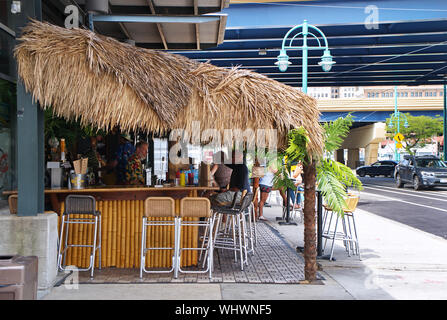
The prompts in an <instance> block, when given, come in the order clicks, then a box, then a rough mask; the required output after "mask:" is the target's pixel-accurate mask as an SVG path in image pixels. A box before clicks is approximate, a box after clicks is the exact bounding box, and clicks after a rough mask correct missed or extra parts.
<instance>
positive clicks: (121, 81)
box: [15, 21, 322, 154]
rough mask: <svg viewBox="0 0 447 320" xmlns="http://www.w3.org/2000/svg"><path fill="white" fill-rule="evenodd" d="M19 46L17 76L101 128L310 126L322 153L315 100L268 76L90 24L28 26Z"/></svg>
mask: <svg viewBox="0 0 447 320" xmlns="http://www.w3.org/2000/svg"><path fill="white" fill-rule="evenodd" d="M19 41H20V44H19V45H18V46H17V47H16V49H15V56H16V59H17V62H18V74H19V76H20V78H21V79H22V80H23V82H24V84H25V87H26V89H27V90H28V91H30V92H31V93H32V94H33V96H34V98H35V99H37V100H38V101H39V102H40V105H41V106H42V107H43V108H47V107H50V106H51V107H52V109H53V111H54V112H55V114H56V115H58V116H62V117H65V118H66V119H74V118H77V119H80V121H81V123H83V124H93V125H94V126H96V127H98V128H102V129H106V130H108V129H110V128H112V127H114V126H116V125H119V126H120V127H121V128H122V129H123V130H142V131H151V132H161V133H165V132H168V131H169V130H172V129H186V130H188V131H189V132H192V131H193V130H195V129H197V128H196V127H193V126H194V121H199V122H200V124H201V126H202V127H201V129H202V130H204V129H208V128H212V129H217V130H218V131H219V132H223V131H224V130H225V129H240V130H242V131H243V130H246V129H253V130H256V129H276V130H277V139H278V143H279V144H284V143H285V142H286V137H287V133H288V131H289V129H290V128H296V127H300V126H303V127H304V128H305V129H306V130H307V131H308V132H309V138H310V142H309V145H308V149H309V151H310V152H311V153H317V154H319V153H320V152H321V148H322V133H321V128H320V126H319V124H318V119H319V115H320V114H319V112H318V109H317V106H316V100H314V99H313V98H311V97H309V96H307V95H305V94H303V93H301V92H299V91H298V90H296V89H294V88H292V87H290V86H286V85H284V84H281V83H279V82H277V81H274V80H272V79H269V78H267V77H265V76H263V75H259V74H256V73H254V72H250V71H247V70H240V69H237V68H233V69H224V68H219V67H216V66H213V65H211V64H207V63H199V62H196V61H193V60H190V59H187V58H185V57H183V56H181V55H174V54H170V53H166V52H161V51H154V50H149V49H142V48H136V47H134V46H131V45H128V44H125V43H121V42H118V41H116V40H114V39H112V38H106V37H103V36H101V35H98V34H96V33H93V32H91V31H89V30H85V29H72V30H69V29H65V28H60V27H56V26H53V25H50V24H48V23H41V22H37V21H35V22H33V23H31V24H30V25H28V26H27V27H26V28H25V29H24V32H23V35H22V37H21V38H20V39H19Z"/></svg>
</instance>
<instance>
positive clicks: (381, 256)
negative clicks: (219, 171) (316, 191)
mask: <svg viewBox="0 0 447 320" xmlns="http://www.w3.org/2000/svg"><path fill="white" fill-rule="evenodd" d="M264 211H265V213H264V215H265V217H266V218H267V219H268V222H267V223H269V224H270V225H271V226H272V227H274V228H275V229H276V230H278V231H279V232H280V234H281V235H282V236H283V237H284V238H285V239H286V241H287V242H288V243H289V244H290V245H291V246H292V247H293V248H295V247H297V246H303V225H302V224H300V223H298V225H297V226H293V225H283V226H281V225H278V223H277V222H276V217H277V216H280V215H281V208H280V207H279V206H277V205H276V204H275V203H274V202H272V207H269V208H265V209H264ZM356 222H357V227H358V232H359V241H360V249H361V254H362V261H359V258H358V256H351V257H348V256H347V254H346V251H345V250H344V247H343V246H342V243H341V241H337V242H336V246H335V250H334V257H335V258H336V261H328V260H318V263H319V264H320V266H321V267H322V270H320V271H319V272H320V274H321V275H322V276H323V277H324V278H325V280H323V281H322V284H311V285H309V284H299V285H297V284H276V285H275V284H242V283H235V284H232V283H216V284H197V283H195V284H188V283H181V284H176V283H168V284H160V283H158V284H149V283H143V284H81V285H79V289H78V290H73V289H72V290H68V289H66V288H65V287H64V286H60V287H56V288H53V290H52V291H51V292H50V293H49V294H48V295H46V296H44V297H43V299H64V300H71V299H106V300H109V299H155V300H165V299H166V300H202V299H206V300H229V299H231V300H264V299H265V300H288V299H291V300H300V299H341V300H349V299H447V255H445V252H447V241H446V240H444V239H442V238H439V237H436V236H433V235H430V234H427V233H425V232H423V231H419V230H416V229H413V228H410V227H407V226H405V225H402V224H399V223H396V222H394V221H391V220H388V219H385V218H382V217H379V216H376V215H373V214H370V213H367V212H365V211H362V210H360V209H357V211H356ZM329 248H330V243H328V245H327V248H326V252H325V253H327V252H328V250H329Z"/></svg>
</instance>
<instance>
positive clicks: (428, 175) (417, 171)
mask: <svg viewBox="0 0 447 320" xmlns="http://www.w3.org/2000/svg"><path fill="white" fill-rule="evenodd" d="M394 178H395V181H396V187H398V188H402V187H403V186H404V184H405V183H411V184H412V185H413V188H414V190H420V189H422V188H424V187H435V186H445V187H447V165H446V164H445V162H444V161H441V160H440V159H439V158H438V157H436V156H417V157H415V156H405V157H404V159H403V160H402V161H401V162H399V164H398V165H397V166H396V171H395V174H394Z"/></svg>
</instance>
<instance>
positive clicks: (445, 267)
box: [266, 206, 447, 299]
mask: <svg viewBox="0 0 447 320" xmlns="http://www.w3.org/2000/svg"><path fill="white" fill-rule="evenodd" d="M274 208H275V207H274V206H273V207H272V208H268V211H266V214H267V213H268V217H269V220H270V222H271V223H272V225H275V228H276V229H278V230H279V232H280V233H281V234H282V235H283V236H284V237H285V238H286V239H287V240H288V241H290V244H291V245H292V246H294V247H296V246H303V245H304V242H303V231H304V230H303V229H304V226H303V225H302V224H298V226H279V225H278V224H277V223H275V222H273V220H274V212H273V211H274ZM355 214H356V223H357V227H358V233H359V244H360V252H361V258H362V260H361V261H360V260H359V258H358V256H351V257H348V255H347V253H346V251H345V249H344V247H343V246H342V242H341V241H336V245H335V249H334V257H335V259H336V261H329V260H318V263H319V264H320V266H321V267H322V269H323V272H322V275H323V276H325V277H326V276H327V277H328V278H330V279H332V280H333V281H335V282H336V283H337V284H338V285H340V286H341V287H343V288H344V289H346V290H347V292H348V293H349V294H350V295H351V296H352V297H353V298H354V299H447V255H446V254H445V253H446V252H447V240H445V239H443V238H441V237H437V236H434V235H432V234H429V233H426V232H423V231H421V230H417V229H414V228H412V227H409V226H406V225H403V224H400V223H398V222H394V221H392V220H389V219H386V218H382V217H380V216H377V215H374V214H370V213H368V212H366V211H363V210H360V209H357V210H356V212H355ZM330 245H331V242H329V241H328V243H327V246H326V250H325V253H324V254H328V253H330Z"/></svg>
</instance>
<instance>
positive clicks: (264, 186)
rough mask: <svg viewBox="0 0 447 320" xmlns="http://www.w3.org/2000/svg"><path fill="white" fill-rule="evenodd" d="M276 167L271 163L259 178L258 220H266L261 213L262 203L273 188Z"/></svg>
mask: <svg viewBox="0 0 447 320" xmlns="http://www.w3.org/2000/svg"><path fill="white" fill-rule="evenodd" d="M277 171H278V169H277V168H276V167H275V166H274V165H273V164H271V165H270V166H269V167H268V168H267V170H266V173H265V175H264V176H263V177H262V178H261V179H259V189H260V190H261V199H260V201H259V205H258V209H259V216H258V219H259V220H267V219H266V218H265V217H264V215H263V209H264V204H265V202H266V201H267V198H268V196H269V193H270V191H272V188H273V178H274V176H275V173H276V172H277Z"/></svg>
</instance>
